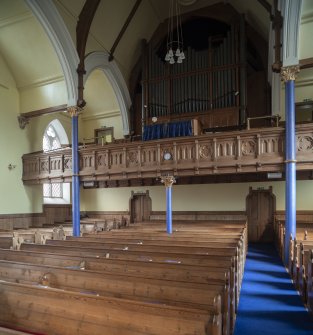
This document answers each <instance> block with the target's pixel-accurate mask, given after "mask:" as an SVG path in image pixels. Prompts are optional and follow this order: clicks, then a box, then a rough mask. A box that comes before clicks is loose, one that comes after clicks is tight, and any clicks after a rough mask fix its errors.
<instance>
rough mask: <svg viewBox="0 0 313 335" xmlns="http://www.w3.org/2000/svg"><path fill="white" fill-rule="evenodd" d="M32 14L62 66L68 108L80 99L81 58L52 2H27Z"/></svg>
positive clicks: (27, 0) (29, 0)
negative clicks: (78, 88)
mask: <svg viewBox="0 0 313 335" xmlns="http://www.w3.org/2000/svg"><path fill="white" fill-rule="evenodd" d="M25 2H26V4H27V5H28V7H29V8H30V10H31V12H32V13H33V14H34V16H35V17H36V18H37V19H38V21H39V22H40V24H41V25H42V27H43V29H44V30H45V32H46V33H47V35H48V37H49V39H50V42H51V44H52V46H53V48H54V50H55V52H56V54H57V56H58V59H59V62H60V64H61V67H62V70H63V74H64V80H65V84H66V88H67V96H68V101H67V104H68V106H76V104H77V98H78V90H77V87H78V77H77V72H76V69H77V66H78V63H79V57H78V54H77V51H76V48H75V45H74V42H73V40H72V38H71V35H70V33H69V31H68V29H67V27H66V25H65V23H64V21H63V19H62V17H61V15H60V14H59V12H58V10H57V9H56V7H55V5H54V3H53V1H52V0H44V1H42V0H25Z"/></svg>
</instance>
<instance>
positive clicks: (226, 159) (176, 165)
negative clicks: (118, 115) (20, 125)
mask: <svg viewBox="0 0 313 335" xmlns="http://www.w3.org/2000/svg"><path fill="white" fill-rule="evenodd" d="M284 139H285V129H284V128H282V127H277V128H262V129H251V130H245V131H234V132H224V133H216V134H214V133H212V134H206V135H201V136H193V137H184V138H171V139H163V140H156V141H146V142H141V141H137V142H128V143H112V144H106V145H104V146H101V145H90V146H86V147H82V148H80V149H79V155H80V179H81V181H110V182H114V181H123V180H133V179H138V178H139V179H145V178H157V177H160V176H161V175H162V174H164V173H170V174H173V175H175V176H178V177H186V176H206V175H221V174H232V173H258V172H259V173H264V172H271V171H275V172H277V171H284V168H285V164H284V159H285V158H284V156H285V154H284V150H285V149H284V148H285V144H284V142H285V141H284ZM296 139H297V170H310V169H311V166H312V152H313V124H312V123H309V124H301V125H298V126H297V134H296ZM165 152H170V153H171V155H172V159H170V160H164V159H163V157H164V153H165ZM71 161H72V158H71V152H70V150H68V149H65V150H60V151H57V152H51V153H42V152H40V153H38V152H37V153H31V154H26V155H24V156H23V182H24V183H25V184H38V183H45V182H50V181H54V182H63V181H66V182H70V181H71V176H72V170H71V165H72V164H71ZM107 184H108V186H109V183H107ZM115 184H116V183H115V182H114V185H115Z"/></svg>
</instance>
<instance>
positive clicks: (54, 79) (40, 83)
mask: <svg viewBox="0 0 313 335" xmlns="http://www.w3.org/2000/svg"><path fill="white" fill-rule="evenodd" d="M62 81H63V82H64V76H62V75H59V76H55V77H48V78H45V79H42V80H37V81H35V82H33V83H31V84H28V85H21V86H17V88H18V89H19V90H20V91H24V90H29V89H32V88H36V87H42V86H46V85H51V84H54V83H59V82H62Z"/></svg>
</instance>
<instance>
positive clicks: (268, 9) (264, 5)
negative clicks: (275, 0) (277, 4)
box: [258, 0, 272, 15]
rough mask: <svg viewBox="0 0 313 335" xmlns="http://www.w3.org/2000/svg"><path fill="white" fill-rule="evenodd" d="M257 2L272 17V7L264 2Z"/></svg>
mask: <svg viewBox="0 0 313 335" xmlns="http://www.w3.org/2000/svg"><path fill="white" fill-rule="evenodd" d="M258 2H259V3H260V4H261V5H262V6H263V7H264V8H265V9H266V10H267V11H268V13H269V14H270V15H272V6H271V4H270V3H268V2H267V1H266V0H258Z"/></svg>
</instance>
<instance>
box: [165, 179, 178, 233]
mask: <svg viewBox="0 0 313 335" xmlns="http://www.w3.org/2000/svg"><path fill="white" fill-rule="evenodd" d="M161 182H162V183H164V185H165V187H166V232H167V233H168V234H172V232H173V228H172V186H173V184H174V183H175V182H176V180H175V177H173V176H162V177H161Z"/></svg>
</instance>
